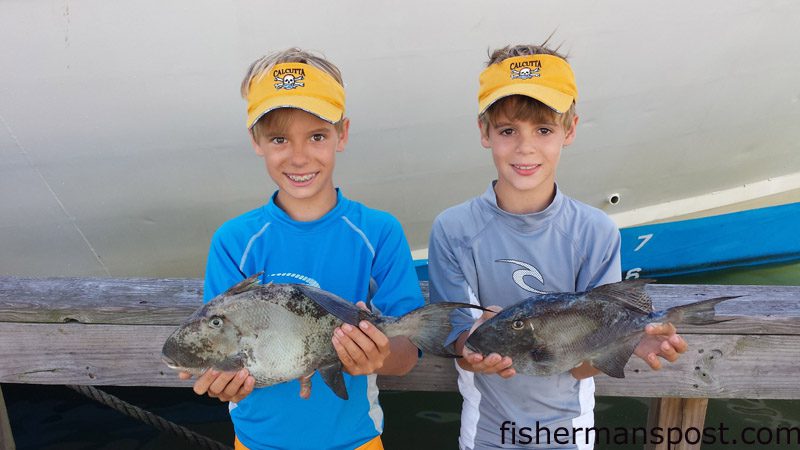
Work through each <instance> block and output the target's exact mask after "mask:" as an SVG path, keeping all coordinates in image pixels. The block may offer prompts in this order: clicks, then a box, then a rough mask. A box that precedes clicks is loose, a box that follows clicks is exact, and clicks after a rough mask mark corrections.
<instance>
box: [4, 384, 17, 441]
mask: <svg viewBox="0 0 800 450" xmlns="http://www.w3.org/2000/svg"><path fill="white" fill-rule="evenodd" d="M16 448H17V446H16V445H15V444H14V436H12V435H11V422H10V421H9V420H8V410H7V409H6V401H5V400H4V399H3V388H2V386H0V450H16Z"/></svg>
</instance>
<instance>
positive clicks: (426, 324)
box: [384, 303, 485, 358]
mask: <svg viewBox="0 0 800 450" xmlns="http://www.w3.org/2000/svg"><path fill="white" fill-rule="evenodd" d="M460 308H475V309H481V310H485V308H482V307H480V306H477V305H471V304H469V303H431V304H429V305H425V306H423V307H421V308H417V309H415V310H413V311H411V312H409V313H408V314H406V315H404V316H402V317H400V318H399V319H397V320H396V321H392V322H390V323H386V325H385V327H384V333H385V334H386V335H387V336H389V337H391V336H406V337H408V339H409V340H410V341H411V342H412V343H414V345H416V346H417V348H419V349H420V350H422V351H423V352H424V353H429V354H432V355H436V356H442V357H449V358H454V357H458V356H459V355H455V354H453V353H451V352H450V351H448V350H447V349H446V348H445V347H444V342H445V341H446V340H447V336H448V335H449V334H450V330H451V326H450V313H451V312H453V311H455V310H457V309H460Z"/></svg>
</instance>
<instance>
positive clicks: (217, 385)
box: [208, 372, 238, 397]
mask: <svg viewBox="0 0 800 450" xmlns="http://www.w3.org/2000/svg"><path fill="white" fill-rule="evenodd" d="M235 376H236V372H221V373H220V374H219V376H218V377H217V379H216V380H214V382H213V383H211V386H209V387H208V392H209V394H213V396H214V397H219V396H220V394H222V393H223V392H225V387H226V386H227V385H228V383H230V382H231V380H232V379H233V377H235ZM237 390H238V387H237Z"/></svg>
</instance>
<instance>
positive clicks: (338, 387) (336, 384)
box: [317, 361, 348, 400]
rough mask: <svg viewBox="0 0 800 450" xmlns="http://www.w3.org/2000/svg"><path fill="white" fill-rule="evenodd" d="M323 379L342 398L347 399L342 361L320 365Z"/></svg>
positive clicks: (320, 373) (319, 370)
mask: <svg viewBox="0 0 800 450" xmlns="http://www.w3.org/2000/svg"><path fill="white" fill-rule="evenodd" d="M317 372H319V375H320V376H321V377H322V381H324V382H325V384H327V385H328V387H329V388H331V390H332V391H333V393H334V394H336V395H337V396H338V397H339V398H341V399H342V400H347V399H348V396H347V386H345V384H344V375H343V374H342V363H341V361H339V362H336V363H335V364H331V365H329V366H325V367H320V368H319V369H317Z"/></svg>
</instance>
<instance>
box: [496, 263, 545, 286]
mask: <svg viewBox="0 0 800 450" xmlns="http://www.w3.org/2000/svg"><path fill="white" fill-rule="evenodd" d="M495 262H504V263H509V264H515V265H517V266H520V267H522V269H517V270H515V271H514V273H512V274H511V276H512V278H513V279H514V283H516V285H517V286H519V287H521V288H522V289H524V290H526V291H528V292H532V293H534V294H546V293H547V292H545V291H540V290H539V289H536V288H534V287H532V286H530V285H529V284H527V283H525V277H533V278H536V279H537V280H538V281H539V283H541V284H542V286H544V278H543V277H542V274H541V273H540V272H539V271H538V270H537V269H536V267H533V266H532V265H530V264H528V263H526V262H522V261H517V260H514V259H498V260H496V261H495Z"/></svg>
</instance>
